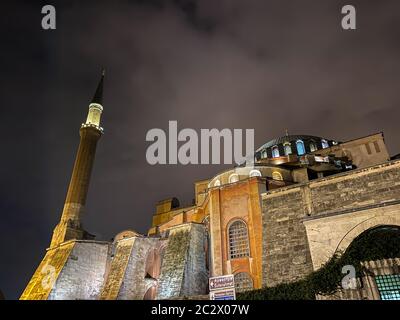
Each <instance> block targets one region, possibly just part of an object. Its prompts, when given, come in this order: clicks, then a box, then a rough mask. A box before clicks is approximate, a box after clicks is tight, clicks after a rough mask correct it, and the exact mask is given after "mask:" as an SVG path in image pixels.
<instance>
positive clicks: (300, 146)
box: [296, 140, 306, 156]
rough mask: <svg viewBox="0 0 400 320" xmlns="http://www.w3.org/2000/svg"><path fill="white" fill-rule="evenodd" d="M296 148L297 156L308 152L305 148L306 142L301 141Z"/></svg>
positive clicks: (297, 142) (298, 141)
mask: <svg viewBox="0 0 400 320" xmlns="http://www.w3.org/2000/svg"><path fill="white" fill-rule="evenodd" d="M296 148H297V154H298V155H299V156H301V155H303V154H305V153H306V150H305V148H304V142H303V141H301V140H297V141H296Z"/></svg>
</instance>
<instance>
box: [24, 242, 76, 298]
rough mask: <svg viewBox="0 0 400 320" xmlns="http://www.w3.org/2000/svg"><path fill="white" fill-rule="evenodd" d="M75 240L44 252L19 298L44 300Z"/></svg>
mask: <svg viewBox="0 0 400 320" xmlns="http://www.w3.org/2000/svg"><path fill="white" fill-rule="evenodd" d="M74 245H75V242H72V241H71V242H68V243H65V244H63V245H61V246H58V247H55V248H53V249H50V250H48V251H47V252H46V255H45V256H44V258H43V260H42V261H41V263H40V264H39V266H38V268H37V269H36V271H35V273H34V275H33V276H32V278H31V280H30V281H29V283H28V285H27V286H26V288H25V290H24V292H23V293H22V295H21V297H20V299H21V300H46V299H47V298H48V296H49V294H50V292H51V290H52V287H53V284H54V283H55V281H57V279H58V277H59V274H60V272H61V270H62V269H63V268H64V265H65V263H66V261H67V260H68V257H69V255H70V253H71V252H72V249H73V248H74Z"/></svg>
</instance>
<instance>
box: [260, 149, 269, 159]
mask: <svg viewBox="0 0 400 320" xmlns="http://www.w3.org/2000/svg"><path fill="white" fill-rule="evenodd" d="M261 158H262V159H266V158H268V154H267V149H264V150H263V151H261Z"/></svg>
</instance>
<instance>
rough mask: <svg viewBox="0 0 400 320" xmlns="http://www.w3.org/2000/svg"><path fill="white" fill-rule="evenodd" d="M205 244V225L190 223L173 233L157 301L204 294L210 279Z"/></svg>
mask: <svg viewBox="0 0 400 320" xmlns="http://www.w3.org/2000/svg"><path fill="white" fill-rule="evenodd" d="M203 241H204V226H203V225H200V224H193V223H190V224H184V225H180V226H178V227H174V228H172V229H171V230H170V233H169V239H168V245H167V248H166V251H165V255H164V259H163V262H162V266H161V275H160V281H159V287H158V291H157V299H169V298H173V297H178V296H182V295H197V294H204V293H205V287H206V286H207V279H206V278H205V274H206V268H205V259H204V253H203V251H204V249H202V248H204V247H203V245H204V242H203ZM202 279H204V283H205V284H203V280H202Z"/></svg>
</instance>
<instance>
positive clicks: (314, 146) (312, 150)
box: [310, 140, 317, 152]
mask: <svg viewBox="0 0 400 320" xmlns="http://www.w3.org/2000/svg"><path fill="white" fill-rule="evenodd" d="M310 151H311V152H314V151H317V144H316V143H315V141H313V140H311V141H310Z"/></svg>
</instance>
